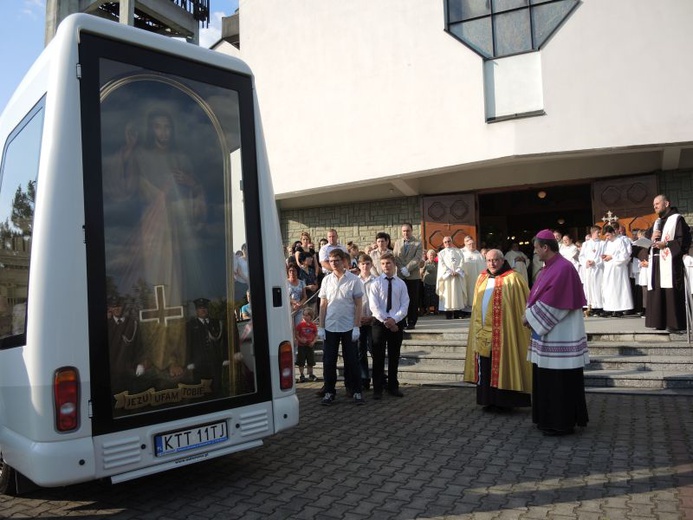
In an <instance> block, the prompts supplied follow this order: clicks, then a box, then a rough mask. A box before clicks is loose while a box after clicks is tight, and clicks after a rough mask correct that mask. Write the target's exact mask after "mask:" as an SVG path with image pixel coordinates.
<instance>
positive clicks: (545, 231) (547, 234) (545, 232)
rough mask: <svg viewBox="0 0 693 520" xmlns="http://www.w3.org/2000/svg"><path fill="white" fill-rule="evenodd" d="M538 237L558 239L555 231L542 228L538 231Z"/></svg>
mask: <svg viewBox="0 0 693 520" xmlns="http://www.w3.org/2000/svg"><path fill="white" fill-rule="evenodd" d="M537 238H540V239H541V240H556V237H555V236H553V231H551V230H550V229H542V230H541V231H539V233H537Z"/></svg>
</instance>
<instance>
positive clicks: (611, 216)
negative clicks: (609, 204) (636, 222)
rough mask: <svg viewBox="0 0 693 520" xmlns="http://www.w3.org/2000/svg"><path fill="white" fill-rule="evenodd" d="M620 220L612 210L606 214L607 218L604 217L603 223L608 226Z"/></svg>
mask: <svg viewBox="0 0 693 520" xmlns="http://www.w3.org/2000/svg"><path fill="white" fill-rule="evenodd" d="M617 220H618V217H617V216H616V215H614V214H613V213H611V210H609V211H607V212H606V216H604V217H602V222H604V224H607V225H611V224H613V223H614V222H616V221H617Z"/></svg>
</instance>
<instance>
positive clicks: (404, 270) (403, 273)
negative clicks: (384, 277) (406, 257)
mask: <svg viewBox="0 0 693 520" xmlns="http://www.w3.org/2000/svg"><path fill="white" fill-rule="evenodd" d="M399 272H400V273H402V276H404V277H407V276H409V269H407V268H406V267H402V269H400V270H399Z"/></svg>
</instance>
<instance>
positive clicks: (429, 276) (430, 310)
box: [421, 249, 438, 314]
mask: <svg viewBox="0 0 693 520" xmlns="http://www.w3.org/2000/svg"><path fill="white" fill-rule="evenodd" d="M437 270H438V262H437V260H436V251H435V249H429V250H428V251H426V261H425V262H424V265H423V267H422V268H421V281H422V282H423V286H424V293H423V302H424V305H423V307H424V309H423V310H424V313H426V314H438V294H437V293H436V275H437V272H438V271H437Z"/></svg>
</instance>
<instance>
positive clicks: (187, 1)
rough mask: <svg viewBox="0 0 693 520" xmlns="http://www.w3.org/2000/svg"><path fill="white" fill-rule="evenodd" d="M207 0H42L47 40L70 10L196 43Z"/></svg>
mask: <svg viewBox="0 0 693 520" xmlns="http://www.w3.org/2000/svg"><path fill="white" fill-rule="evenodd" d="M209 2H210V0H46V33H45V42H46V44H48V42H49V41H51V39H53V36H54V35H55V31H56V30H57V28H58V25H59V24H60V22H61V21H62V20H63V19H64V18H65V17H67V16H69V15H71V14H73V13H88V14H93V15H95V16H100V17H102V18H107V19H109V20H114V21H116V22H120V23H124V24H126V25H132V26H134V27H138V28H140V29H144V30H147V31H152V32H156V33H159V34H164V35H166V36H175V37H180V38H185V39H186V40H188V41H189V42H191V43H194V44H198V43H199V37H200V25H203V26H207V24H208V23H209V14H210V12H209Z"/></svg>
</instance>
